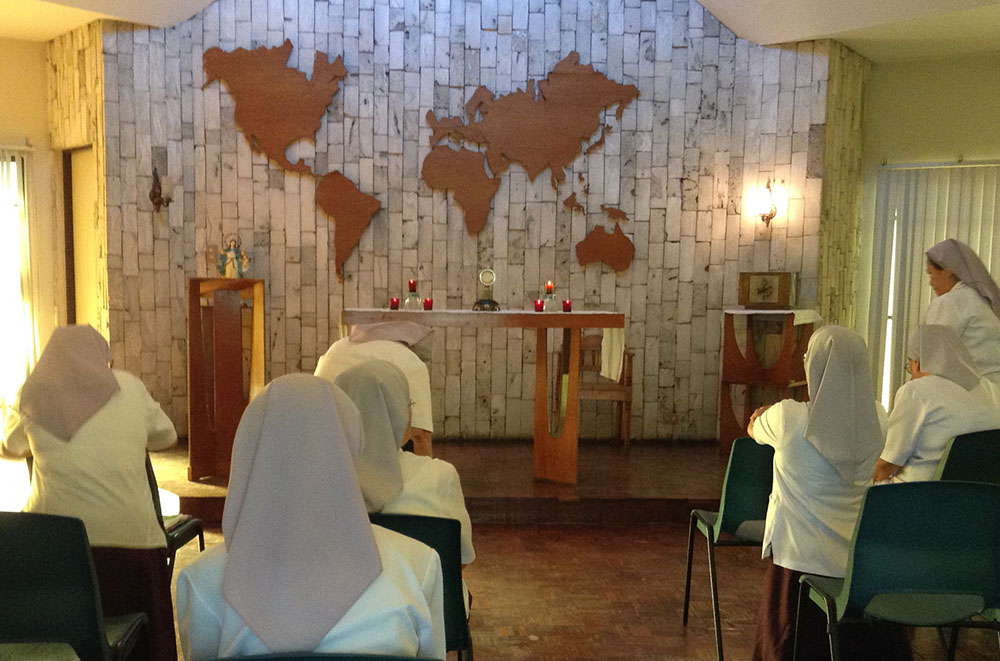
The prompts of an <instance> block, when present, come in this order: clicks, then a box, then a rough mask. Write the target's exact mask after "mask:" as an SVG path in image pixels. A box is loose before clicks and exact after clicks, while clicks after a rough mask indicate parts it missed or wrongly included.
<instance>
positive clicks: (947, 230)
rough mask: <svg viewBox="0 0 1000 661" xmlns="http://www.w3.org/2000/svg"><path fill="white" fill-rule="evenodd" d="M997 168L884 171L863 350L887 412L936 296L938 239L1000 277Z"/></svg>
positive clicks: (880, 179)
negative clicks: (929, 261)
mask: <svg viewBox="0 0 1000 661" xmlns="http://www.w3.org/2000/svg"><path fill="white" fill-rule="evenodd" d="M998 183H1000V164H996V163H980V164H968V165H965V164H957V165H954V164H953V165H923V166H920V165H915V166H891V167H883V168H882V169H881V170H880V171H879V174H878V187H877V190H876V197H875V232H874V244H873V246H872V260H873V263H872V292H871V304H870V307H869V318H868V347H869V350H870V351H871V353H872V357H873V360H874V361H875V365H876V370H875V372H876V373H875V389H876V393H881V399H882V401H883V403H884V404H885V405H886V407H887V408H888V406H889V405H890V403H891V399H892V395H893V394H894V393H895V392H896V388H898V387H899V385H900V384H901V383H902V379H903V370H904V368H905V366H906V339H907V336H908V335H909V333H910V332H911V331H912V330H913V329H914V328H915V327H916V326H917V325H918V324H919V323H920V322H921V320H922V318H923V315H924V312H925V311H926V310H927V305H928V304H929V303H930V301H931V298H932V297H933V296H934V292H933V291H932V290H931V288H930V286H929V285H928V281H927V277H928V276H927V274H926V271H925V268H926V256H925V255H924V253H925V252H926V251H927V249H928V248H930V247H931V246H933V245H934V244H935V243H937V242H939V241H943V240H944V239H958V240H959V241H962V242H964V243H967V244H968V245H969V247H971V248H972V249H973V250H974V251H975V252H976V254H977V255H979V258H980V259H982V261H983V264H985V265H986V268H987V269H989V270H990V272H991V273H993V274H994V279H995V278H996V272H997V270H998V269H1000V229H997V228H995V223H996V221H997V216H998V215H1000V208H998V207H1000V200H998V199H997V196H998V190H997V187H998Z"/></svg>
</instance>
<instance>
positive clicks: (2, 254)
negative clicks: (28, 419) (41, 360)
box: [0, 148, 36, 413]
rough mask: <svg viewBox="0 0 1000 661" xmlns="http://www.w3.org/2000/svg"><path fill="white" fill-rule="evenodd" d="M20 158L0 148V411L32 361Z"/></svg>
mask: <svg viewBox="0 0 1000 661" xmlns="http://www.w3.org/2000/svg"><path fill="white" fill-rule="evenodd" d="M26 156H27V155H26V153H24V152H20V151H11V150H7V149H3V148H0V319H3V322H2V324H0V347H2V350H0V409H2V412H3V413H6V410H7V407H8V406H10V404H11V402H13V400H14V397H15V396H16V395H17V389H18V388H19V387H20V385H21V383H22V382H23V381H24V377H25V376H26V375H27V373H28V370H29V369H30V368H31V365H32V363H33V362H34V358H35V337H36V334H35V324H34V320H33V315H32V311H31V310H32V308H31V264H30V261H29V249H28V208H27V200H26V196H25V190H26V187H25V177H26V173H25V161H26V160H27V158H26Z"/></svg>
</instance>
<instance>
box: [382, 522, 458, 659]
mask: <svg viewBox="0 0 1000 661" xmlns="http://www.w3.org/2000/svg"><path fill="white" fill-rule="evenodd" d="M369 518H370V519H371V522H372V523H374V524H375V525H379V526H382V527H383V528H388V529H389V530H394V531H396V532H398V533H400V534H402V535H406V536H407V537H411V538H413V539H416V540H417V541H420V542H423V543H424V544H426V545H427V546H429V547H431V548H432V549H434V550H435V551H437V553H438V555H439V556H440V557H441V573H442V574H443V579H444V580H443V582H444V631H445V639H446V647H447V649H448V651H452V650H471V648H472V638H471V636H470V634H469V620H468V618H467V616H466V613H465V600H464V598H463V595H462V541H461V539H462V538H461V535H462V525H461V524H460V523H459V522H458V521H457V520H456V519H445V518H441V517H436V516H418V515H415V514H370V515H369Z"/></svg>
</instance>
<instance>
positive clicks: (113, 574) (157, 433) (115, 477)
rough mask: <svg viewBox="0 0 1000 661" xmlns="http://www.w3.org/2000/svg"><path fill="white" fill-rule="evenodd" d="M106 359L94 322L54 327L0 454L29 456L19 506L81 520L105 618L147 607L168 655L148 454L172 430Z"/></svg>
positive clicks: (170, 637)
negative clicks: (24, 496) (28, 478)
mask: <svg viewBox="0 0 1000 661" xmlns="http://www.w3.org/2000/svg"><path fill="white" fill-rule="evenodd" d="M110 361H111V349H110V347H109V346H108V342H107V340H105V339H104V337H103V336H102V335H101V334H100V333H99V332H97V330H95V329H94V328H92V327H90V326H86V325H80V326H62V327H59V328H56V329H55V331H54V332H53V333H52V337H51V338H50V339H49V342H48V344H47V345H46V346H45V351H43V352H42V356H41V358H39V360H38V364H37V365H35V368H34V369H33V370H32V372H31V374H30V375H29V376H28V378H27V379H26V380H25V382H24V385H23V386H21V390H20V393H19V394H18V400H17V402H15V404H14V406H12V407H11V409H10V410H9V411H8V414H7V419H6V421H5V429H4V435H3V439H2V440H0V455H3V456H5V457H10V458H17V457H27V456H32V457H34V465H33V467H32V474H33V479H32V482H31V496H30V497H29V499H28V502H27V504H26V505H25V506H24V511H26V512H39V513H42V514H59V515H62V516H73V517H77V518H79V519H82V520H83V523H84V525H85V526H86V528H87V538H88V539H89V540H90V544H91V547H92V555H93V558H94V567H95V569H96V572H97V582H98V586H99V587H100V592H101V606H102V608H103V610H104V614H105V615H106V616H116V615H123V614H125V613H135V612H144V613H146V615H147V616H148V617H149V622H150V630H151V639H150V640H151V646H152V658H153V659H156V660H158V661H159V660H163V661H166V660H168V659H169V660H172V659H175V658H176V657H177V650H176V642H175V640H176V635H175V633H174V618H173V608H172V606H171V602H170V573H169V570H168V568H167V559H166V555H165V553H166V545H167V540H166V537H165V536H164V534H163V528H162V526H161V525H160V522H159V520H158V519H157V518H156V511H155V510H154V509H153V499H152V498H151V497H150V493H149V482H148V481H147V479H146V451H147V450H164V449H166V448H168V447H170V446H171V445H173V444H174V443H175V442H176V441H177V434H176V432H175V431H174V426H173V423H171V422H170V418H168V417H167V415H166V414H165V413H164V412H163V409H161V408H160V405H159V404H157V403H156V401H155V400H154V399H153V398H152V396H151V395H150V394H149V391H148V390H146V386H145V385H143V383H142V381H141V380H140V379H139V377H137V376H134V375H132V374H129V373H128V372H124V371H121V370H115V369H111V367H110Z"/></svg>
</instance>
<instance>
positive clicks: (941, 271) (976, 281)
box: [923, 239, 1000, 383]
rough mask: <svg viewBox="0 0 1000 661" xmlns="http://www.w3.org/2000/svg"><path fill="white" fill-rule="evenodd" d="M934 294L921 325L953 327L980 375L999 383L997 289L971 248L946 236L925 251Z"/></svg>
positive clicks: (999, 292) (999, 306)
mask: <svg viewBox="0 0 1000 661" xmlns="http://www.w3.org/2000/svg"><path fill="white" fill-rule="evenodd" d="M927 274H928V276H930V286H931V289H933V290H934V293H935V294H936V297H935V298H934V299H933V300H931V303H930V305H929V306H927V312H926V313H925V314H924V321H923V323H924V324H929V325H941V326H950V327H952V328H953V329H954V330H955V332H956V333H958V336H959V337H960V338H961V339H962V342H963V343H964V344H965V346H966V347H967V348H968V349H969V353H971V354H972V360H973V364H974V366H975V368H976V371H977V372H978V374H979V375H980V376H984V377H986V378H987V379H989V380H990V381H993V382H996V383H1000V288H998V287H997V284H996V282H994V281H993V278H992V276H990V272H989V271H988V270H987V269H986V266H985V265H984V264H983V263H982V261H980V259H979V257H978V256H977V255H976V253H975V252H973V250H972V248H970V247H969V246H967V245H966V244H964V243H962V242H961V241H956V240H955V239H945V240H944V241H941V242H940V243H937V244H935V245H934V246H932V247H931V248H930V250H928V251H927Z"/></svg>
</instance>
